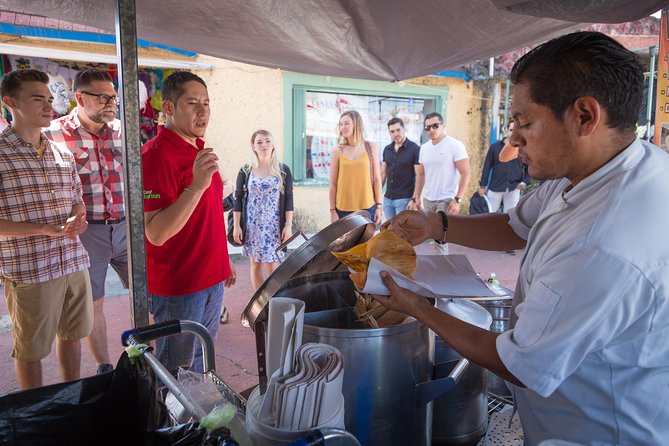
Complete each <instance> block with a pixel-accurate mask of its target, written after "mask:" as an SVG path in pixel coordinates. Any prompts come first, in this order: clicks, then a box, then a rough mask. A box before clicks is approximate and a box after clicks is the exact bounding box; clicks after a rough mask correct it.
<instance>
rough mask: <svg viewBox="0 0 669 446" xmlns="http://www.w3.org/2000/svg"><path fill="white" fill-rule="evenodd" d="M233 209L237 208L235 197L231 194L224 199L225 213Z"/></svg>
mask: <svg viewBox="0 0 669 446" xmlns="http://www.w3.org/2000/svg"><path fill="white" fill-rule="evenodd" d="M233 207H235V197H234V194H233V193H230V194H228V196H227V197H225V198H224V199H223V212H228V211H231V210H232V208H233Z"/></svg>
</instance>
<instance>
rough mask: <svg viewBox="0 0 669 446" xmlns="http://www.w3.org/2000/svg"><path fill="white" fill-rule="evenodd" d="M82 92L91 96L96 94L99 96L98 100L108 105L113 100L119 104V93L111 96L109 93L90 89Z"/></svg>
mask: <svg viewBox="0 0 669 446" xmlns="http://www.w3.org/2000/svg"><path fill="white" fill-rule="evenodd" d="M81 92H82V93H83V94H87V95H89V96H95V97H96V98H98V102H99V103H100V104H102V105H107V104H109V103H110V102H111V101H114V102H115V103H116V104H118V96H117V95H114V96H109V95H108V94H104V93H91V92H90V91H83V90H82V91H81Z"/></svg>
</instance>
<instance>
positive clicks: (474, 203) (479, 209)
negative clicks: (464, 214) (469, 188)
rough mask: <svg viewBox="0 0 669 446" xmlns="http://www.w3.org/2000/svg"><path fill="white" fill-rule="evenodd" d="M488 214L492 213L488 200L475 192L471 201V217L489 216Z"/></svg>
mask: <svg viewBox="0 0 669 446" xmlns="http://www.w3.org/2000/svg"><path fill="white" fill-rule="evenodd" d="M488 212H490V203H488V198H487V197H486V196H485V195H484V196H481V195H479V193H478V192H474V195H472V198H470V199H469V215H476V214H487V213H488Z"/></svg>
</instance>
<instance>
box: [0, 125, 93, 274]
mask: <svg viewBox="0 0 669 446" xmlns="http://www.w3.org/2000/svg"><path fill="white" fill-rule="evenodd" d="M42 144H43V147H45V150H44V157H43V158H42V159H40V158H39V155H38V154H37V149H36V148H35V147H34V146H33V145H32V144H29V143H27V142H25V141H24V140H23V138H21V137H20V136H19V134H18V133H16V132H15V131H14V130H13V129H12V128H11V127H9V128H7V129H5V131H3V132H2V134H0V183H1V184H0V219H2V220H9V221H15V222H29V223H46V224H52V225H64V224H65V222H66V220H67V219H68V218H69V216H70V214H71V213H72V206H74V205H76V204H83V201H82V199H81V182H80V181H79V177H78V176H77V171H76V169H75V167H74V158H73V156H72V154H71V153H70V152H69V151H68V150H67V149H65V148H62V147H58V145H56V144H53V143H51V142H50V141H49V140H48V139H46V137H45V136H44V135H42ZM88 265H89V261H88V254H87V253H86V250H85V249H84V247H83V245H82V244H81V242H80V241H79V238H77V239H76V240H71V239H70V238H68V237H49V236H45V235H35V236H23V237H8V236H0V276H2V277H4V278H7V279H9V280H15V281H17V282H24V283H39V282H45V281H47V280H52V279H57V278H58V277H61V276H64V275H66V274H70V273H73V272H76V271H80V270H83V269H84V268H87V267H88Z"/></svg>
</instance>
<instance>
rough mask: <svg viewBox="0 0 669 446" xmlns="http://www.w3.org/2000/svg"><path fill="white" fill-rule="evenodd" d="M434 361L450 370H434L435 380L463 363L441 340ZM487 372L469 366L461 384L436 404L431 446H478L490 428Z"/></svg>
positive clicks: (471, 365)
mask: <svg viewBox="0 0 669 446" xmlns="http://www.w3.org/2000/svg"><path fill="white" fill-rule="evenodd" d="M434 356H435V361H436V362H437V363H440V364H450V367H443V366H442V367H438V368H436V369H435V375H434V378H442V377H444V376H446V375H447V374H448V373H450V371H451V368H452V367H453V366H454V365H455V364H456V363H457V362H458V361H459V360H460V359H462V356H460V355H459V354H458V353H457V352H456V351H455V350H453V348H451V346H450V345H448V344H447V343H445V342H444V341H443V340H442V339H441V338H440V337H437V338H436V341H435V355H434ZM487 373H489V372H487V371H486V370H485V369H484V368H482V367H479V366H478V365H476V364H469V367H468V368H467V370H466V371H465V373H464V374H463V375H462V377H461V378H460V381H459V382H458V385H457V386H456V387H454V388H453V389H452V390H451V391H450V392H448V393H446V394H445V395H443V396H442V397H440V398H438V399H436V400H435V401H434V402H433V403H432V404H433V416H432V420H433V421H432V444H433V445H435V446H440V445H475V444H477V443H478V441H479V440H480V439H481V438H482V437H483V436H484V435H485V433H486V430H487V429H488V392H487V390H486V389H487V386H486V381H487Z"/></svg>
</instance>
